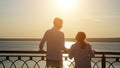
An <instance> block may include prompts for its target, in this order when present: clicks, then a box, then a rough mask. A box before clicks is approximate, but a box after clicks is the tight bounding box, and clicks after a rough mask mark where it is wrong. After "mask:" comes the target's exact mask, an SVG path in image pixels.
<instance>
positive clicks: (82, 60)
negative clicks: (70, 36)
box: [40, 18, 94, 68]
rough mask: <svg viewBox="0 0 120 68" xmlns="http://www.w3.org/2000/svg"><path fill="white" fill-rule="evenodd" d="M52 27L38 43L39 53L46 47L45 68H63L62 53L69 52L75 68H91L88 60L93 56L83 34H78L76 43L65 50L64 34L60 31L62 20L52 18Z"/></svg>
mask: <svg viewBox="0 0 120 68" xmlns="http://www.w3.org/2000/svg"><path fill="white" fill-rule="evenodd" d="M53 23H54V27H53V28H51V29H49V30H47V31H46V32H45V34H44V36H43V38H42V40H41V42H40V51H44V50H43V46H44V44H45V43H46V45H47V54H46V65H47V68H63V61H62V51H63V50H64V51H68V52H69V58H70V59H72V58H74V60H75V68H91V64H90V62H91V60H90V58H91V57H93V56H94V53H93V51H92V48H91V45H90V44H88V43H87V42H86V35H85V33H84V32H78V34H77V35H76V38H75V39H76V42H75V44H73V45H72V46H71V48H70V49H69V50H68V49H66V48H65V46H64V44H65V38H64V33H63V32H61V31H60V29H61V28H62V24H63V20H62V19H61V18H54V21H53Z"/></svg>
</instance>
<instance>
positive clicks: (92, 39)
mask: <svg viewBox="0 0 120 68" xmlns="http://www.w3.org/2000/svg"><path fill="white" fill-rule="evenodd" d="M40 40H41V39H40V38H0V41H40ZM65 40H66V41H75V40H74V39H73V38H66V39H65ZM87 41H88V42H120V38H87Z"/></svg>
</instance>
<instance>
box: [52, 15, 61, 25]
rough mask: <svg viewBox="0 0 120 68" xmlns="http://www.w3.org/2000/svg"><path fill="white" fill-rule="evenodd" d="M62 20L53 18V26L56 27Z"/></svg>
mask: <svg viewBox="0 0 120 68" xmlns="http://www.w3.org/2000/svg"><path fill="white" fill-rule="evenodd" d="M62 22H63V20H62V19H61V18H58V17H56V18H54V25H57V24H62Z"/></svg>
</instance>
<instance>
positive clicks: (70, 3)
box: [57, 0, 75, 10]
mask: <svg viewBox="0 0 120 68" xmlns="http://www.w3.org/2000/svg"><path fill="white" fill-rule="evenodd" d="M57 5H58V8H61V10H68V9H72V8H73V7H74V6H75V0H57Z"/></svg>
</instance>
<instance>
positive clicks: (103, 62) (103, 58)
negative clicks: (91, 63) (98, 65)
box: [102, 54, 106, 68]
mask: <svg viewBox="0 0 120 68" xmlns="http://www.w3.org/2000/svg"><path fill="white" fill-rule="evenodd" d="M102 68H106V58H105V54H103V55H102Z"/></svg>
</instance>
